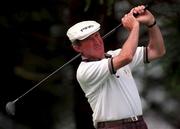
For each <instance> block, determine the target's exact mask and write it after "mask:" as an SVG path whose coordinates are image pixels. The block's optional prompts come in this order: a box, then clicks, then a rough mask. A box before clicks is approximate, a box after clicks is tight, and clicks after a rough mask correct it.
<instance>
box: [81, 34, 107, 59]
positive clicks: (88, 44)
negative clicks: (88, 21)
mask: <svg viewBox="0 0 180 129" xmlns="http://www.w3.org/2000/svg"><path fill="white" fill-rule="evenodd" d="M78 52H80V53H81V54H82V55H83V56H84V57H86V58H88V59H102V58H104V43H103V40H102V38H101V36H100V34H99V32H96V33H94V34H92V35H90V36H89V37H88V38H86V39H84V40H82V41H80V43H79V44H78Z"/></svg>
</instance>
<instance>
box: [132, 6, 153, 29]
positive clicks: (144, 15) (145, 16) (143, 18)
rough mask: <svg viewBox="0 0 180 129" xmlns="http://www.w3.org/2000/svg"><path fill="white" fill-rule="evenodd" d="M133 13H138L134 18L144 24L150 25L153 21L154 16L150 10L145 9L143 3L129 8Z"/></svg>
mask: <svg viewBox="0 0 180 129" xmlns="http://www.w3.org/2000/svg"><path fill="white" fill-rule="evenodd" d="M131 11H132V12H133V13H134V14H139V15H138V16H137V17H136V19H137V20H138V21H139V22H140V23H142V24H145V25H146V26H150V25H152V24H153V23H154V21H155V18H154V16H153V15H152V13H151V12H150V11H148V10H147V9H145V6H144V5H141V6H137V7H135V8H133V9H132V10H131Z"/></svg>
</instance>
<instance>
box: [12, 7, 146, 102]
mask: <svg viewBox="0 0 180 129" xmlns="http://www.w3.org/2000/svg"><path fill="white" fill-rule="evenodd" d="M147 7H148V6H147V5H145V9H147ZM138 15H139V14H134V16H135V17H137V16H138ZM122 26H123V25H122V23H120V24H119V25H117V26H116V27H115V28H113V29H112V30H110V31H109V32H108V33H107V34H105V35H104V36H103V37H102V39H105V38H107V37H108V36H109V35H110V34H112V33H113V32H114V31H116V30H117V29H118V28H120V27H122ZM80 56H81V54H80V53H79V54H77V55H76V56H75V57H73V58H72V59H71V60H69V61H68V62H66V63H65V64H63V65H62V66H61V67H59V68H58V69H57V70H55V71H54V72H52V73H51V74H49V75H48V76H47V77H45V78H44V79H42V80H41V81H40V82H39V83H37V84H36V85H35V86H33V87H32V88H31V89H29V90H28V91H27V92H25V93H24V94H22V95H21V96H19V97H18V98H17V99H15V100H14V101H12V102H13V103H16V102H17V101H18V100H19V99H21V98H22V97H24V96H25V95H26V94H28V93H29V92H30V91H32V90H33V89H35V88H36V87H38V86H39V85H40V84H41V83H43V82H44V81H46V80H47V79H49V78H50V77H51V76H52V75H54V74H55V73H57V72H58V71H59V70H61V69H62V68H64V67H65V66H66V65H68V64H70V63H71V62H72V61H74V60H75V59H77V58H78V57H80Z"/></svg>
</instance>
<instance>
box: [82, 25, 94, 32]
mask: <svg viewBox="0 0 180 129" xmlns="http://www.w3.org/2000/svg"><path fill="white" fill-rule="evenodd" d="M92 27H94V25H89V26H86V27H84V28H82V29H81V32H83V31H84V30H86V29H88V28H92Z"/></svg>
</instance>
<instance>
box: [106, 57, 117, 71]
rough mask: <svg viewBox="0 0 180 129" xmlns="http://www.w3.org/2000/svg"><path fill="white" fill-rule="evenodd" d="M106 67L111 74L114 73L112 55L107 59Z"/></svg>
mask: <svg viewBox="0 0 180 129" xmlns="http://www.w3.org/2000/svg"><path fill="white" fill-rule="evenodd" d="M108 68H109V70H110V73H111V74H115V73H116V71H115V70H114V67H113V57H112V58H109V59H108Z"/></svg>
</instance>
